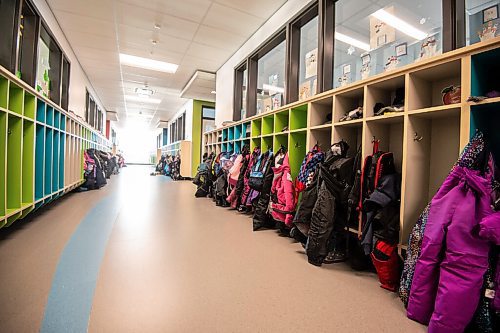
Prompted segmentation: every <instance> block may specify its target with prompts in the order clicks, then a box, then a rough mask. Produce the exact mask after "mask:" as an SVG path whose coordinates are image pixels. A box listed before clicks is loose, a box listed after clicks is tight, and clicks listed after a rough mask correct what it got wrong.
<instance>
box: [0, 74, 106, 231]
mask: <svg viewBox="0 0 500 333" xmlns="http://www.w3.org/2000/svg"><path fill="white" fill-rule="evenodd" d="M84 134H88V136H84ZM90 134H92V135H93V136H92V137H91V136H90ZM90 146H93V147H95V148H98V149H101V150H106V151H109V150H111V147H110V145H109V142H108V141H107V140H106V139H105V138H104V137H103V136H102V135H101V134H98V133H97V132H95V131H94V130H93V129H91V128H90V127H89V125H88V124H85V123H83V122H81V121H80V120H79V119H77V118H76V117H75V116H74V115H73V114H71V113H68V112H66V111H65V110H63V109H61V108H60V107H59V106H57V105H55V104H54V103H53V102H51V101H50V100H48V99H46V98H45V97H43V96H41V95H40V94H39V93H37V92H36V91H35V90H34V89H33V88H31V87H29V86H28V85H27V84H26V83H24V82H22V81H21V80H19V79H18V78H17V77H15V76H14V75H12V74H11V73H9V72H8V71H6V70H5V69H4V68H3V67H0V161H3V162H2V163H0V189H1V191H0V228H1V227H4V226H9V225H11V224H12V223H14V222H15V221H16V220H18V219H22V218H24V217H26V216H27V215H29V214H30V213H31V212H32V211H34V210H36V209H38V208H40V207H42V206H43V205H45V204H47V203H48V202H51V201H53V200H54V199H56V198H58V197H60V196H62V195H63V194H64V193H67V192H69V191H71V190H73V189H74V188H76V187H78V186H80V185H81V184H82V181H83V150H84V149H85V147H90Z"/></svg>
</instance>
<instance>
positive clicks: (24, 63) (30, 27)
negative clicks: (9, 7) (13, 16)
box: [16, 1, 40, 87]
mask: <svg viewBox="0 0 500 333" xmlns="http://www.w3.org/2000/svg"><path fill="white" fill-rule="evenodd" d="M39 26H40V18H39V16H38V14H37V13H36V11H35V9H34V7H33V6H32V5H31V4H30V3H29V2H27V1H23V3H22V9H21V16H20V24H19V33H18V45H19V51H18V52H19V53H18V59H17V72H16V75H17V76H18V77H19V78H21V79H22V80H23V81H24V82H26V83H28V84H29V85H30V86H32V87H34V86H35V73H36V59H37V55H36V51H37V36H38V30H39Z"/></svg>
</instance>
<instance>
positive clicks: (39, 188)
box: [35, 124, 45, 201]
mask: <svg viewBox="0 0 500 333" xmlns="http://www.w3.org/2000/svg"><path fill="white" fill-rule="evenodd" d="M44 155H45V126H43V125H40V124H37V125H36V145H35V200H36V201H37V200H40V199H42V198H43V197H44V189H43V179H44Z"/></svg>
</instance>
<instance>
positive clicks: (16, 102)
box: [8, 82, 24, 114]
mask: <svg viewBox="0 0 500 333" xmlns="http://www.w3.org/2000/svg"><path fill="white" fill-rule="evenodd" d="M23 105H24V90H23V88H21V87H19V86H17V85H15V84H14V83H12V82H11V83H10V86H9V107H8V109H9V110H10V111H12V112H14V113H18V114H23Z"/></svg>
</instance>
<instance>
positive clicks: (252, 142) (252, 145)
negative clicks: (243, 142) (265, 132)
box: [250, 138, 260, 151]
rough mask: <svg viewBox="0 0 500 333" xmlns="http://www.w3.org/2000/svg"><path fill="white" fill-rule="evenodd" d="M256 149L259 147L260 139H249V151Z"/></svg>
mask: <svg viewBox="0 0 500 333" xmlns="http://www.w3.org/2000/svg"><path fill="white" fill-rule="evenodd" d="M257 147H260V138H251V139H250V150H251V151H253V150H254V149H255V148H257Z"/></svg>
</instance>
